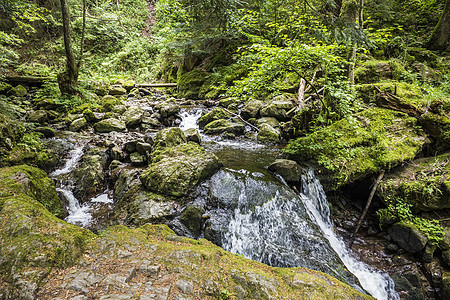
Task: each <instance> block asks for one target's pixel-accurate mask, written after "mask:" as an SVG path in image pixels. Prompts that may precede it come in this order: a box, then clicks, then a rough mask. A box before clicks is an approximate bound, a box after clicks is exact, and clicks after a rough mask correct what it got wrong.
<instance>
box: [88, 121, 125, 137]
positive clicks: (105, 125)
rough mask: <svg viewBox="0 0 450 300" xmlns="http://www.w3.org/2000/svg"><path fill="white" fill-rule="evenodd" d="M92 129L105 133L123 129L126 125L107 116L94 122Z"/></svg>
mask: <svg viewBox="0 0 450 300" xmlns="http://www.w3.org/2000/svg"><path fill="white" fill-rule="evenodd" d="M94 129H95V131H97V132H100V133H107V132H112V131H125V130H126V126H125V123H124V122H122V121H119V120H118V119H114V118H109V119H104V120H101V121H100V122H97V123H95V124H94Z"/></svg>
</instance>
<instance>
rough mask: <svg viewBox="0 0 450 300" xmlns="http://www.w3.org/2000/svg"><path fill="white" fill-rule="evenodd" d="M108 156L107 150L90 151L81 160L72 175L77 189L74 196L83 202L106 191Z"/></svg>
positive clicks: (71, 177)
mask: <svg viewBox="0 0 450 300" xmlns="http://www.w3.org/2000/svg"><path fill="white" fill-rule="evenodd" d="M107 161H108V156H107V155H106V149H103V148H92V149H89V150H88V151H87V152H86V153H85V154H83V156H82V157H81V159H80V162H79V164H78V167H77V168H75V169H74V170H73V171H72V172H71V173H70V179H71V180H72V181H73V182H74V184H75V186H76V187H77V188H76V189H75V191H74V193H73V194H74V196H75V197H76V198H77V199H78V200H79V201H81V202H83V201H86V200H88V199H90V198H91V197H93V196H95V195H98V194H99V193H101V192H103V191H104V190H105V184H106V182H105V172H104V170H105V169H106V163H107Z"/></svg>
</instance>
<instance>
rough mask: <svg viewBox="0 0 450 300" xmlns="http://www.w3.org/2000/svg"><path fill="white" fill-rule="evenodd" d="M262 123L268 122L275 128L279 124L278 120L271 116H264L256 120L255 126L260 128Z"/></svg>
mask: <svg viewBox="0 0 450 300" xmlns="http://www.w3.org/2000/svg"><path fill="white" fill-rule="evenodd" d="M263 124H268V125H270V126H272V127H273V128H277V127H279V126H280V122H279V121H278V120H277V119H276V118H273V117H264V118H260V119H258V120H256V127H258V128H260V127H261V126H262V125H263Z"/></svg>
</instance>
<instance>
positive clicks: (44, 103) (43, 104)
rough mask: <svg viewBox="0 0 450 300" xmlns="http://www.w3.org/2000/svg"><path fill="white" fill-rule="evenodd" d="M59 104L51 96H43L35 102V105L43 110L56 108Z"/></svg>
mask: <svg viewBox="0 0 450 300" xmlns="http://www.w3.org/2000/svg"><path fill="white" fill-rule="evenodd" d="M61 106H62V105H61V104H57V103H55V100H54V99H52V98H44V99H42V100H39V102H37V103H36V107H39V109H43V110H54V109H58V108H59V107H61Z"/></svg>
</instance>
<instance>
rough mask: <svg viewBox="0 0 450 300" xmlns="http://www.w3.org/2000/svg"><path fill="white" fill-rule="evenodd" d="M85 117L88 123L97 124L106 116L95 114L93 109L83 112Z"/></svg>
mask: <svg viewBox="0 0 450 300" xmlns="http://www.w3.org/2000/svg"><path fill="white" fill-rule="evenodd" d="M83 116H84V118H85V119H86V121H88V122H90V123H96V122H98V121H101V120H102V119H103V117H104V116H105V114H104V113H98V112H93V111H92V110H91V109H89V108H87V109H85V110H84V111H83Z"/></svg>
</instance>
